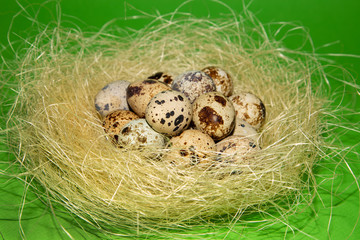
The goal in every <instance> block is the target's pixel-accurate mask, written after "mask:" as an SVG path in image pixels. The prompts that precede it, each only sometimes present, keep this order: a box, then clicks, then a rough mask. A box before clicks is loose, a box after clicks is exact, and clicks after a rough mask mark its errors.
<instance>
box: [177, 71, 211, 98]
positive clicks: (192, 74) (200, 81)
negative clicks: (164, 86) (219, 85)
mask: <svg viewBox="0 0 360 240" xmlns="http://www.w3.org/2000/svg"><path fill="white" fill-rule="evenodd" d="M171 88H172V89H174V90H177V91H180V92H182V93H184V94H185V96H186V97H188V98H189V99H190V102H191V103H193V102H194V101H195V99H196V98H197V97H198V96H200V95H201V94H204V93H207V92H212V91H215V90H216V86H215V83H214V81H213V80H212V79H211V77H210V76H209V75H207V74H205V73H204V72H202V71H188V72H185V73H183V74H181V75H179V76H177V77H176V78H175V79H174V81H173V82H172V84H171Z"/></svg>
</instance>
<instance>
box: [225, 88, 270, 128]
mask: <svg viewBox="0 0 360 240" xmlns="http://www.w3.org/2000/svg"><path fill="white" fill-rule="evenodd" d="M229 99H230V100H231V101H232V103H233V105H234V108H235V111H236V117H238V118H240V119H243V120H244V121H246V122H248V123H249V124H250V125H251V126H253V127H254V128H255V129H259V128H260V127H261V126H262V125H263V124H264V122H265V117H266V109H265V105H264V104H263V102H262V101H261V99H260V98H259V97H257V96H256V95H254V94H252V93H249V92H241V93H238V94H236V95H232V96H230V97H229Z"/></svg>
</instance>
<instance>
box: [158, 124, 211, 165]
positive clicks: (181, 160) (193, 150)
mask: <svg viewBox="0 0 360 240" xmlns="http://www.w3.org/2000/svg"><path fill="white" fill-rule="evenodd" d="M168 145H169V153H168V154H167V157H166V158H165V159H166V160H167V161H170V162H171V163H172V164H174V165H176V166H184V167H190V166H195V165H202V166H205V165H206V164H208V163H210V162H211V160H212V159H211V158H212V156H215V150H216V148H215V142H214V140H213V139H212V138H211V137H210V136H209V135H207V134H205V133H203V132H201V131H199V130H194V129H188V130H185V131H184V132H182V133H181V134H180V135H179V136H176V137H173V138H171V139H170V141H169V144H168Z"/></svg>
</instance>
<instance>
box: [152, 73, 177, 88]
mask: <svg viewBox="0 0 360 240" xmlns="http://www.w3.org/2000/svg"><path fill="white" fill-rule="evenodd" d="M147 79H154V80H158V81H160V82H163V83H165V84H167V85H169V86H171V83H172V82H173V80H174V77H173V75H172V74H169V73H167V72H156V73H154V74H153V75H151V76H149V77H148V78H147Z"/></svg>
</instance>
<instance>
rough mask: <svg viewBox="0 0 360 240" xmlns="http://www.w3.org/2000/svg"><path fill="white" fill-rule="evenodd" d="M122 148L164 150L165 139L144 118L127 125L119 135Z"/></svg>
mask: <svg viewBox="0 0 360 240" xmlns="http://www.w3.org/2000/svg"><path fill="white" fill-rule="evenodd" d="M118 136H119V137H118V143H119V145H120V146H124V147H125V146H126V147H145V146H146V147H154V148H163V147H164V146H165V137H164V136H163V135H161V134H160V133H158V132H156V131H155V130H154V129H152V128H151V127H150V126H149V124H148V123H147V122H146V120H145V119H144V118H139V119H135V120H132V121H130V122H128V123H127V124H125V125H124V126H123V128H122V129H121V130H120V133H119V135H118Z"/></svg>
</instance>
